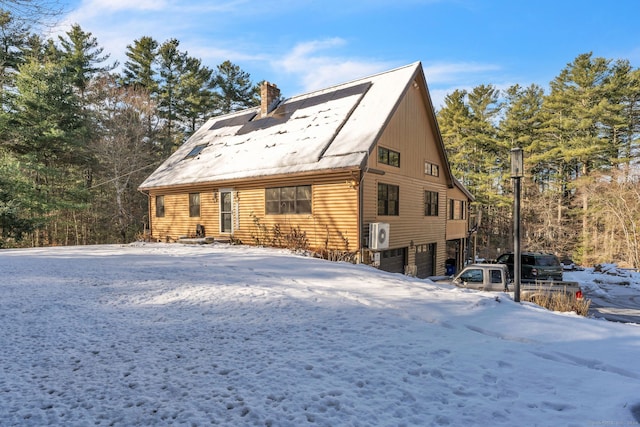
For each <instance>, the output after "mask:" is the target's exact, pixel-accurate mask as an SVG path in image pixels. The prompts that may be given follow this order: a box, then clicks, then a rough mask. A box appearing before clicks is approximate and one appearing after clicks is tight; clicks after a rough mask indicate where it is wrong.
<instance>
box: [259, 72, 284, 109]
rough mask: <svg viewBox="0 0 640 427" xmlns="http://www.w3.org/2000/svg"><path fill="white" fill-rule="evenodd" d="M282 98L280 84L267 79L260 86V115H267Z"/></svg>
mask: <svg viewBox="0 0 640 427" xmlns="http://www.w3.org/2000/svg"><path fill="white" fill-rule="evenodd" d="M279 100H280V89H278V86H276V85H274V84H273V83H269V82H267V81H264V82H262V85H261V86H260V117H265V116H266V115H267V114H269V113H270V112H271V111H272V110H273V109H274V108H275V106H276V105H277V103H278V101H279Z"/></svg>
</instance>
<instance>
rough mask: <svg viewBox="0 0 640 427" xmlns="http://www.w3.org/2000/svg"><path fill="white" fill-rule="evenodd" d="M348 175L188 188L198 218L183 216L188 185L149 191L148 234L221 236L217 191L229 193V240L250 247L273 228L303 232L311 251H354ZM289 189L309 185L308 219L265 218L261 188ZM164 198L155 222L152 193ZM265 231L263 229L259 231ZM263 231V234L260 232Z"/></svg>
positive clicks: (354, 212) (354, 213)
mask: <svg viewBox="0 0 640 427" xmlns="http://www.w3.org/2000/svg"><path fill="white" fill-rule="evenodd" d="M351 181H352V174H351V172H342V173H339V174H325V175H322V176H309V177H306V178H297V179H296V178H295V177H291V178H288V179H282V178H281V179H264V180H261V181H260V187H258V188H255V187H252V186H251V185H250V183H248V182H241V183H233V182H228V183H224V184H223V185H219V186H213V185H211V184H209V185H208V186H198V187H193V188H194V189H197V190H199V191H200V206H201V210H200V214H201V215H200V217H198V218H190V217H189V193H190V192H194V190H193V189H191V188H188V187H183V188H178V189H171V190H163V192H158V193H155V192H152V193H151V194H150V199H151V203H152V210H151V212H152V215H154V217H153V218H152V226H153V230H152V235H153V237H154V238H156V239H159V240H167V238H168V239H169V240H176V239H178V238H179V237H181V236H185V235H189V234H193V233H195V230H196V225H197V224H201V225H204V227H205V231H206V235H207V236H208V237H215V238H224V237H230V235H229V234H221V233H220V219H219V215H220V209H219V208H220V206H219V205H220V202H219V196H218V194H219V193H218V191H219V190H220V189H225V190H233V191H234V212H233V219H234V232H233V237H234V238H235V239H238V240H240V241H242V242H243V243H246V244H255V243H258V242H259V241H263V240H265V237H266V238H268V239H270V238H272V237H273V236H274V233H273V227H274V226H275V225H278V226H279V228H280V232H281V233H282V235H285V234H289V233H291V231H292V230H293V229H296V230H297V229H298V227H299V229H300V231H303V232H305V233H306V237H307V239H308V241H309V245H310V247H312V248H314V249H330V250H334V249H337V250H351V251H354V250H356V249H357V240H358V229H357V227H358V226H357V223H358V222H357V218H358V191H357V189H356V188H357V187H354V186H353V185H352V183H351ZM293 185H311V186H312V203H313V206H312V213H311V214H310V215H265V208H264V203H265V188H269V187H282V186H293ZM156 194H162V195H164V196H165V216H164V218H155V195H156ZM265 230H266V231H265ZM265 233H266V234H265Z"/></svg>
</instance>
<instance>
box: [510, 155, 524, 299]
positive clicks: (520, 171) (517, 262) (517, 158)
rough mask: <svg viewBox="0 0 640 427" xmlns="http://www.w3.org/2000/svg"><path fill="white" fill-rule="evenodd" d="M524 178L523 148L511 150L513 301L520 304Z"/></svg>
mask: <svg viewBox="0 0 640 427" xmlns="http://www.w3.org/2000/svg"><path fill="white" fill-rule="evenodd" d="M523 176H524V159H523V154H522V148H512V149H511V178H512V179H513V276H514V277H513V286H514V292H513V300H514V301H515V302H520V274H521V270H522V267H521V265H522V260H521V250H520V178H522V177H523Z"/></svg>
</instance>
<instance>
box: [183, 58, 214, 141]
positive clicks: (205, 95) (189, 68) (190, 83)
mask: <svg viewBox="0 0 640 427" xmlns="http://www.w3.org/2000/svg"><path fill="white" fill-rule="evenodd" d="M212 76H213V70H211V69H210V68H207V67H204V66H203V65H202V61H200V60H199V59H196V58H192V57H187V58H186V60H185V63H184V68H183V69H182V72H181V75H180V79H179V83H178V87H177V90H176V92H177V95H176V97H177V100H178V102H177V109H178V115H179V117H180V118H181V119H182V120H184V122H185V124H186V134H187V136H189V135H191V134H193V133H194V132H195V131H196V129H197V128H198V126H199V125H201V124H202V123H204V121H205V120H206V119H208V118H209V115H211V114H212V113H213V109H214V105H215V103H214V93H213V90H212V89H213V86H214V82H213V79H212Z"/></svg>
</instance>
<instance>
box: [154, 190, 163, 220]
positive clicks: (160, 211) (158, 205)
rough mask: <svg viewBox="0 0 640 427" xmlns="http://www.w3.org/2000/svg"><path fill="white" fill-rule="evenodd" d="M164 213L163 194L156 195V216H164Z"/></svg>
mask: <svg viewBox="0 0 640 427" xmlns="http://www.w3.org/2000/svg"><path fill="white" fill-rule="evenodd" d="M158 202H160V203H158ZM164 214H165V208H164V194H161V195H156V218H164Z"/></svg>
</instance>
